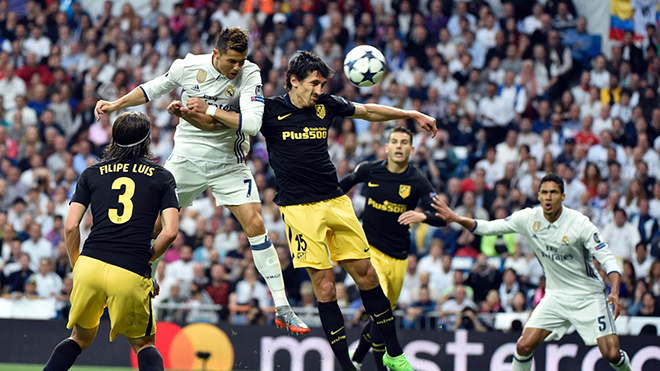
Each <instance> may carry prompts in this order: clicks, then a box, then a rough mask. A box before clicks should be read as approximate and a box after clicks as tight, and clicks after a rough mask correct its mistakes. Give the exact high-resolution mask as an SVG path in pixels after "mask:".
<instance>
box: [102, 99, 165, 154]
mask: <svg viewBox="0 0 660 371" xmlns="http://www.w3.org/2000/svg"><path fill="white" fill-rule="evenodd" d="M150 136H151V120H150V119H149V116H147V115H145V114H144V113H141V112H138V111H128V112H124V113H122V114H121V115H119V116H118V117H117V119H116V120H115V123H114V125H112V140H111V141H110V144H108V146H107V147H105V151H104V152H103V160H104V161H105V160H117V161H132V160H137V159H140V158H143V157H144V158H149V159H151V158H153V155H152V154H151V152H150V151H149V144H151V138H150Z"/></svg>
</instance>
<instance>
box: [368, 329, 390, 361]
mask: <svg viewBox="0 0 660 371" xmlns="http://www.w3.org/2000/svg"><path fill="white" fill-rule="evenodd" d="M371 346H372V347H373V352H372V353H373V355H374V362H375V363H376V370H378V371H387V368H386V367H385V366H384V365H383V355H384V354H385V338H384V337H383V335H382V334H381V333H380V330H379V329H378V326H376V323H375V322H374V324H373V326H371Z"/></svg>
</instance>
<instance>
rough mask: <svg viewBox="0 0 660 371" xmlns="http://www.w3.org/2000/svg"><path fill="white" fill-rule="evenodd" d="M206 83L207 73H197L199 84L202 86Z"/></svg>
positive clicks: (202, 71) (201, 71)
mask: <svg viewBox="0 0 660 371" xmlns="http://www.w3.org/2000/svg"><path fill="white" fill-rule="evenodd" d="M204 81H206V71H204V70H199V71H197V82H198V83H200V84H201V83H203V82H204Z"/></svg>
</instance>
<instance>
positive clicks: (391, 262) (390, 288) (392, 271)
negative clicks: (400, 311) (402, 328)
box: [370, 246, 408, 309]
mask: <svg viewBox="0 0 660 371" xmlns="http://www.w3.org/2000/svg"><path fill="white" fill-rule="evenodd" d="M370 251H371V265H373V266H374V269H376V273H377V274H378V280H379V281H380V287H381V288H382V289H383V292H384V293H385V296H387V298H388V299H390V304H391V305H392V309H394V308H396V303H397V302H398V301H399V295H401V289H402V288H403V279H404V278H405V277H406V270H407V269H408V259H404V260H401V259H395V258H393V257H391V256H389V255H387V254H385V253H383V252H382V251H380V250H378V249H377V248H375V247H373V246H371V247H370Z"/></svg>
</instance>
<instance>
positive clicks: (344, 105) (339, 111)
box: [327, 95, 355, 117]
mask: <svg viewBox="0 0 660 371" xmlns="http://www.w3.org/2000/svg"><path fill="white" fill-rule="evenodd" d="M328 96H329V97H330V98H332V99H328V103H327V105H328V110H330V112H333V113H334V115H335V116H339V117H348V116H353V115H354V114H355V105H354V104H353V102H349V101H347V100H346V99H344V98H342V97H338V96H336V95H328Z"/></svg>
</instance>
